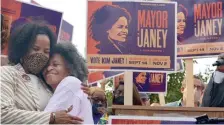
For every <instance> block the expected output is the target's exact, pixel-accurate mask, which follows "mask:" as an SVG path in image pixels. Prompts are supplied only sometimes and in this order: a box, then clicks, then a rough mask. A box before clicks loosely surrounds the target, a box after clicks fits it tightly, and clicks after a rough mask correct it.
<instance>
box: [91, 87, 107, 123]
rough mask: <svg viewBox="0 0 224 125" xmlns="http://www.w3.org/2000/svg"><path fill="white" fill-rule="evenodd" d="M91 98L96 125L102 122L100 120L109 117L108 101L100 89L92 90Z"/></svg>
mask: <svg viewBox="0 0 224 125" xmlns="http://www.w3.org/2000/svg"><path fill="white" fill-rule="evenodd" d="M90 96H91V103H92V112H93V120H94V124H97V123H99V122H100V119H101V118H102V117H104V115H107V100H106V95H105V92H104V90H103V89H101V88H99V87H91V88H90Z"/></svg>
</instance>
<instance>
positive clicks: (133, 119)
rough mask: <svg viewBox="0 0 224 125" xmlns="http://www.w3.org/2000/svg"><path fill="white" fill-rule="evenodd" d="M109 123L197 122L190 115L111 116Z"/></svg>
mask: <svg viewBox="0 0 224 125" xmlns="http://www.w3.org/2000/svg"><path fill="white" fill-rule="evenodd" d="M108 124H196V119H195V118H190V117H151V116H112V115H110V116H109V120H108Z"/></svg>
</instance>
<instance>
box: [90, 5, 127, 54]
mask: <svg viewBox="0 0 224 125" xmlns="http://www.w3.org/2000/svg"><path fill="white" fill-rule="evenodd" d="M130 22H131V16H130V13H129V12H128V11H127V10H126V9H124V8H120V7H119V6H115V5H105V6H103V7H101V8H99V9H97V10H96V11H95V12H94V13H93V15H92V17H91V23H90V25H89V28H88V30H89V32H90V36H91V37H92V38H93V39H94V40H96V41H97V42H99V44H98V45H96V48H97V49H99V52H98V53H99V54H129V53H130V51H129V50H128V48H127V37H128V25H129V24H130Z"/></svg>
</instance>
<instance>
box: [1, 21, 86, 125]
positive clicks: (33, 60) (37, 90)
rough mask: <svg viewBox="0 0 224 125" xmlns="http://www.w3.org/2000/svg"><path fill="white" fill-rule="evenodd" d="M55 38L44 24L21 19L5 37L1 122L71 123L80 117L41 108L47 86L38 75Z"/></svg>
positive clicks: (49, 92) (46, 99) (46, 96)
mask: <svg viewBox="0 0 224 125" xmlns="http://www.w3.org/2000/svg"><path fill="white" fill-rule="evenodd" d="M55 44H56V39H55V36H54V34H53V32H52V31H51V30H50V29H49V28H48V26H47V25H45V24H42V23H41V24H40V23H37V22H29V23H23V24H22V25H20V26H17V27H16V28H15V29H14V30H12V33H11V35H10V39H9V46H8V47H9V49H8V50H9V51H8V52H9V53H8V59H9V61H10V64H11V65H9V66H1V67H0V70H1V73H0V77H1V79H0V84H1V123H2V124H49V123H51V124H66V123H69V124H72V123H73V124H74V123H80V121H82V120H81V119H80V118H78V117H75V116H71V115H69V114H67V113H68V111H71V108H69V106H68V107H67V108H69V110H68V111H66V110H61V111H57V112H44V111H43V110H44V108H45V107H46V105H47V103H48V101H49V99H50V98H51V96H52V91H51V90H52V89H51V87H50V86H49V85H48V84H46V83H45V82H44V81H43V80H42V79H41V78H40V77H39V76H40V74H41V73H42V70H43V69H44V67H45V66H46V64H47V63H48V60H49V58H50V56H51V53H52V49H53V46H54V45H55Z"/></svg>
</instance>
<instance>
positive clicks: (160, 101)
mask: <svg viewBox="0 0 224 125" xmlns="http://www.w3.org/2000/svg"><path fill="white" fill-rule="evenodd" d="M159 103H160V105H161V106H164V105H165V98H164V93H159Z"/></svg>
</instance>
